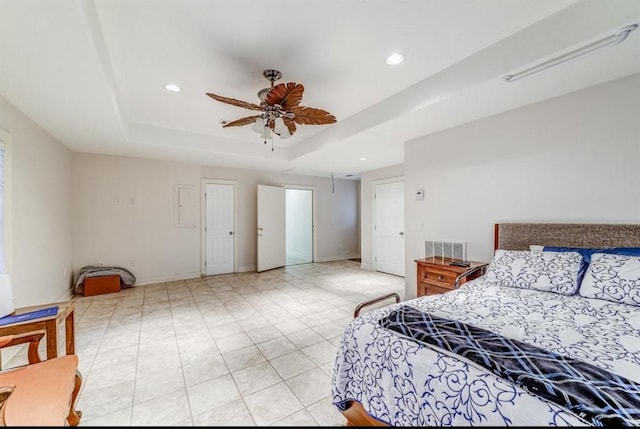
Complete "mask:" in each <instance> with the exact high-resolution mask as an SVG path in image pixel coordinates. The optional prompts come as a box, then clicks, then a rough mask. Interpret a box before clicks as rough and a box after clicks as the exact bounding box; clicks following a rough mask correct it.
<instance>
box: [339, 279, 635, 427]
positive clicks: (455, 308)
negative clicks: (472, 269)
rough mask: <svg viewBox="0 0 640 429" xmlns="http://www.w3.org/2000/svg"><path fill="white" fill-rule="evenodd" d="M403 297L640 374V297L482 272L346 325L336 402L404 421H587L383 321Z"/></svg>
mask: <svg viewBox="0 0 640 429" xmlns="http://www.w3.org/2000/svg"><path fill="white" fill-rule="evenodd" d="M402 305H409V306H411V307H414V308H416V309H419V310H421V311H425V312H429V313H432V314H434V315H436V316H439V317H444V318H448V319H456V320H460V321H462V322H465V323H469V324H472V325H475V326H479V327H482V328H484V329H488V330H491V331H493V332H497V333H500V334H501V335H503V336H505V337H508V338H513V339H517V340H520V341H523V342H525V343H529V344H532V345H535V346H538V347H541V348H544V349H547V350H550V351H552V352H555V353H558V354H561V355H565V356H569V357H572V358H576V359H580V360H583V361H585V362H590V363H592V364H594V365H596V366H598V367H601V368H605V369H607V370H609V371H612V372H615V373H617V374H619V375H621V376H623V377H626V378H628V379H630V380H633V381H635V382H640V307H637V306H632V305H627V304H617V303H613V302H609V301H604V300H600V299H593V298H584V297H581V296H578V295H570V296H567V295H561V294H557V293H553V292H542V291H537V290H533V289H520V288H512V287H506V286H499V285H497V284H494V283H490V282H488V281H487V280H486V279H485V278H484V277H483V278H479V279H476V280H473V281H471V282H468V283H466V284H465V285H463V286H462V287H461V288H459V289H457V290H455V291H452V292H449V293H446V294H442V295H432V296H424V297H421V298H416V299H413V300H409V301H405V302H402V303H399V304H393V305H390V306H388V307H385V308H381V309H376V310H372V311H370V312H368V313H365V314H363V315H361V316H360V317H358V318H356V319H354V320H353V321H352V322H351V323H350V324H349V326H348V327H347V329H346V330H345V332H344V334H343V337H342V341H341V343H340V346H339V348H338V353H337V357H336V361H335V365H334V371H333V380H332V394H333V403H334V404H335V405H336V406H338V407H339V408H342V407H344V406H345V404H346V403H347V402H349V401H354V400H355V401H358V402H360V403H361V404H362V405H363V406H364V408H365V409H366V410H367V412H368V413H369V414H370V415H371V416H373V417H375V418H376V419H378V420H380V421H382V422H385V423H388V424H391V425H398V426H449V425H455V426H463V425H474V426H475V425H495V426H504V425H522V426H542V425H544V426H565V425H581V426H582V425H585V424H586V423H585V421H584V420H582V419H581V418H580V417H579V416H577V415H575V414H572V413H571V412H569V411H567V410H565V409H563V408H561V407H560V406H558V405H555V404H553V403H549V402H545V401H544V400H542V399H539V398H538V397H537V396H534V395H532V394H530V393H528V392H526V391H524V390H522V389H520V388H519V387H517V386H515V385H513V384H511V383H510V382H508V381H505V380H502V379H501V378H498V377H496V376H494V375H493V374H491V373H489V372H487V371H486V370H484V369H482V368H480V367H478V366H475V365H474V364H472V363H470V362H468V361H466V360H464V358H460V357H458V356H455V355H451V354H448V353H447V352H444V351H442V350H437V349H434V348H431V347H430V346H426V345H421V344H419V343H417V342H415V341H411V340H408V339H405V338H403V337H401V336H399V335H396V334H394V333H393V332H391V331H389V330H386V329H384V328H382V327H381V326H380V325H379V323H378V320H379V319H380V318H381V317H384V316H386V315H387V314H389V313H390V312H391V311H392V310H394V309H397V308H399V307H400V306H402Z"/></svg>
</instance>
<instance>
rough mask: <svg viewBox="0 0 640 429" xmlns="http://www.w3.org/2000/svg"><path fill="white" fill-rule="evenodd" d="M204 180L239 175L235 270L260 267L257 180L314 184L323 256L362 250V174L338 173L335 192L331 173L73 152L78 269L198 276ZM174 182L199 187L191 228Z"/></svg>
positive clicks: (144, 278)
mask: <svg viewBox="0 0 640 429" xmlns="http://www.w3.org/2000/svg"><path fill="white" fill-rule="evenodd" d="M201 179H221V180H231V181H236V192H237V200H236V201H237V207H236V210H237V218H238V224H237V225H236V231H235V234H236V246H237V253H236V254H237V260H236V269H237V270H238V271H253V270H255V268H256V222H257V217H256V211H257V207H256V199H257V185H258V184H265V185H277V186H280V185H305V186H315V187H316V189H317V202H318V207H317V213H318V219H317V225H316V229H317V232H318V234H317V235H318V243H317V248H318V261H320V262H321V261H329V260H335V259H347V258H353V257H358V256H359V221H358V215H359V212H358V198H359V182H358V181H354V180H344V179H336V180H335V192H334V193H332V187H331V181H330V179H329V178H321V177H312V176H296V175H289V174H278V173H268V172H257V171H252V170H242V169H233V168H218V167H209V166H198V165H192V164H183V163H174V162H166V161H156V160H144V159H138V158H125V157H117V156H107V155H89V154H75V155H74V162H73V195H74V200H73V216H74V217H73V219H74V238H73V255H74V256H73V261H74V271H75V272H77V271H78V270H79V269H80V268H81V267H82V266H85V265H93V264H95V263H97V262H101V263H103V264H105V265H115V266H122V267H124V268H127V269H129V270H131V271H132V272H133V273H134V275H135V276H136V278H137V280H138V281H137V284H149V283H156V282H161V281H168V280H174V279H184V278H190V277H196V276H199V275H200V273H201V268H200V261H201V223H200V212H201V208H200V201H201V199H200V195H201ZM174 185H190V186H193V189H194V190H195V191H196V193H197V196H196V199H195V213H196V217H195V223H194V226H193V227H192V228H189V227H177V226H176V225H175V222H174V211H173V210H174V207H173V202H174V199H173V198H174V197H173V192H174V191H173V189H174ZM130 260H133V261H134V264H135V265H134V266H130Z"/></svg>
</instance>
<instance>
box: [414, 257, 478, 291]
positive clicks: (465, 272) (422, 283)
mask: <svg viewBox="0 0 640 429" xmlns="http://www.w3.org/2000/svg"><path fill="white" fill-rule="evenodd" d="M452 261H453V259H451V258H442V257H431V258H423V259H416V260H415V262H416V263H417V264H418V289H417V296H422V295H435V294H438V293H445V292H449V291H451V290H453V289H456V288H457V287H459V286H460V285H462V284H463V283H466V282H468V281H469V280H473V279H476V278H478V277H480V276H482V275H483V274H484V271H485V269H486V268H487V266H488V265H489V264H487V263H486V262H478V261H468V262H469V263H470V265H469V266H468V267H458V266H455V265H449V263H450V262H452Z"/></svg>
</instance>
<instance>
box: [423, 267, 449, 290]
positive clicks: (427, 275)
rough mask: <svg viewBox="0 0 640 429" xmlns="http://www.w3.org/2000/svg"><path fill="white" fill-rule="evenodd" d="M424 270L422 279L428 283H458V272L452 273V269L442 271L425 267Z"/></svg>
mask: <svg viewBox="0 0 640 429" xmlns="http://www.w3.org/2000/svg"><path fill="white" fill-rule="evenodd" d="M421 271H422V279H421V281H423V282H426V283H435V284H436V285H437V284H438V283H444V284H448V285H452V286H453V285H454V284H455V283H456V277H457V276H458V275H457V274H456V273H451V271H443V270H442V271H441V270H431V269H423V270H421Z"/></svg>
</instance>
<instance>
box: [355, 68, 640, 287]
mask: <svg viewBox="0 0 640 429" xmlns="http://www.w3.org/2000/svg"><path fill="white" fill-rule="evenodd" d="M404 158H405V168H404V177H405V196H406V195H408V194H412V193H413V192H414V191H415V190H416V189H424V191H425V198H424V200H422V201H416V200H415V199H413V198H408V197H407V199H406V203H405V208H406V210H405V225H406V226H407V232H406V244H405V254H406V256H405V260H406V270H405V271H406V274H407V275H406V277H405V278H406V283H405V285H406V286H405V287H406V294H405V297H407V298H410V297H414V296H415V295H416V266H415V262H414V259H417V258H422V257H424V240H425V239H426V238H429V237H438V238H442V239H451V240H466V241H468V257H469V258H470V259H472V260H480V261H490V260H491V257H492V255H493V226H494V224H495V223H499V222H507V221H540V222H586V223H589V222H593V223H598V222H603V223H607V222H608V223H638V222H640V186H639V184H640V168H639V164H640V74H636V75H634V76H631V77H628V78H624V79H620V80H617V81H614V82H610V83H607V84H603V85H600V86H596V87H592V88H589V89H585V90H582V91H579V92H575V93H571V94H568V95H565V96H561V97H558V98H555V99H551V100H547V101H544V102H540V103H536V104H534V105H530V106H526V107H523V108H519V109H516V110H513V111H510V112H507V113H503V114H499V115H496V116H493V117H489V118H486V119H482V120H479V121H476V122H472V123H469V124H466V125H462V126H459V127H456V128H452V129H449V130H446V131H443V132H440V133H437V134H433V135H430V136H426V137H423V138H420V139H416V140H414V141H411V142H408V143H406V144H405V156H404ZM366 205H367V204H366V203H363V207H366ZM419 224H422V225H423V231H419V230H418V228H417V227H416V226H417V225H419ZM411 225H413V226H414V228H411ZM363 253H364V252H363Z"/></svg>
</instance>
